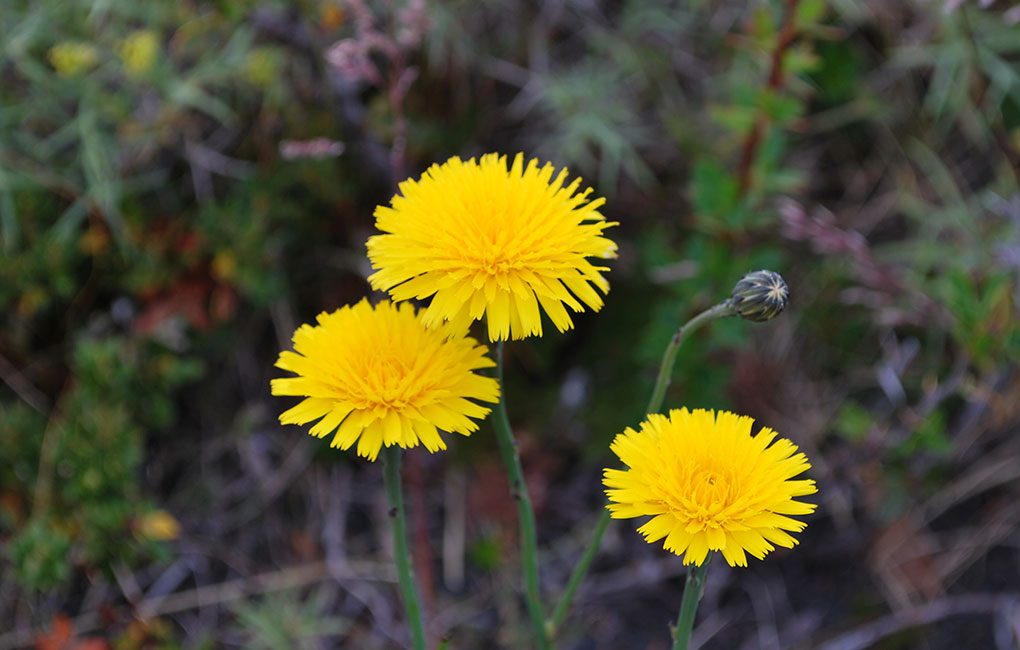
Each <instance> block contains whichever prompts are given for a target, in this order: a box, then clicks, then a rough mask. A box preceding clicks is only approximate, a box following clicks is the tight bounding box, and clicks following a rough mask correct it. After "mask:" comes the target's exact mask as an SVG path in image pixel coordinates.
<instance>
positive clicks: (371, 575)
mask: <svg viewBox="0 0 1020 650" xmlns="http://www.w3.org/2000/svg"><path fill="white" fill-rule="evenodd" d="M346 568H347V571H345V573H344V575H339V576H338V575H336V573H335V572H331V571H330V570H329V568H328V567H327V566H326V563H325V562H322V561H316V562H310V563H308V564H300V565H297V566H291V567H286V568H283V569H280V570H278V571H270V572H267V573H262V574H258V575H253V576H248V577H246V578H236V579H234V580H228V581H225V582H220V583H217V584H212V585H203V586H200V587H195V588H194V589H189V590H187V591H181V592H178V593H175V594H170V595H167V596H157V597H152V598H146V599H145V600H142V601H141V602H139V603H138V605H137V606H136V607H135V608H134V616H136V617H137V618H140V619H142V620H148V619H152V618H156V617H159V616H167V615H169V614H177V613H179V612H184V611H188V610H191V609H201V608H205V607H212V606H214V605H223V604H226V603H231V602H235V601H238V600H243V599H245V598H251V597H253V596H257V595H259V594H265V593H270V592H278V591H287V590H290V589H297V588H300V587H305V586H308V585H311V584H315V583H318V582H322V581H324V580H331V579H332V580H338V579H343V580H372V581H382V582H395V578H394V577H393V576H392V569H391V568H390V567H388V566H385V565H383V564H376V563H369V562H365V563H360V564H357V565H355V564H350V563H349V564H348V566H347V567H346ZM109 614H110V612H109V610H107V611H100V610H97V611H91V612H86V613H84V614H81V615H79V616H77V617H75V618H74V619H73V620H72V621H71V624H72V629H73V630H74V631H75V632H76V633H78V634H81V633H84V632H89V631H92V630H100V629H103V626H104V623H103V621H107V620H109ZM46 633H47V629H46V628H40V629H22V630H13V631H11V632H8V633H6V634H0V650H6V649H8V648H20V647H27V646H29V645H31V644H33V643H34V642H35V640H36V639H38V638H39V637H40V636H42V635H45V634H46Z"/></svg>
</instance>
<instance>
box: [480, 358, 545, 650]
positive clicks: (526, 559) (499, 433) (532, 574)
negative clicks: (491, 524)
mask: <svg viewBox="0 0 1020 650" xmlns="http://www.w3.org/2000/svg"><path fill="white" fill-rule="evenodd" d="M496 378H497V379H498V380H499V385H500V391H501V392H500V399H499V404H497V405H496V412H495V413H494V414H493V418H492V423H493V427H494V428H495V430H496V442H497V443H499V455H500V457H501V458H502V459H503V466H504V467H505V469H506V473H507V479H508V480H509V482H510V494H511V495H512V496H513V498H514V501H516V502H517V523H518V526H519V527H520V531H521V571H522V573H523V580H524V601H525V603H526V604H527V608H528V617H529V618H530V619H531V625H532V627H533V628H534V633H535V645H534V647H535V648H538V649H539V650H546V649H547V648H549V638H548V636H547V635H546V627H545V614H544V609H543V607H542V594H541V592H540V590H539V581H538V535H537V533H536V530H535V511H534V509H533V508H532V506H531V497H530V496H529V495H528V487H527V485H526V484H525V483H524V470H523V469H522V468H521V457H520V455H519V454H518V453H517V441H516V440H514V434H513V430H511V428H510V418H509V416H508V415H507V410H506V385H505V384H504V383H503V343H502V342H500V343H498V344H497V345H496Z"/></svg>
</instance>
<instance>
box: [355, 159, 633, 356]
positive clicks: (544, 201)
mask: <svg viewBox="0 0 1020 650" xmlns="http://www.w3.org/2000/svg"><path fill="white" fill-rule="evenodd" d="M554 172H555V170H554V168H553V166H552V165H550V164H548V163H547V164H545V165H543V166H540V165H539V162H538V161H537V160H531V161H530V162H529V163H528V164H527V166H525V164H524V156H523V155H522V154H517V156H516V157H515V158H514V160H513V164H512V166H511V167H510V169H509V170H508V169H507V158H506V156H499V155H497V154H487V155H484V156H482V157H481V160H480V161H478V162H476V161H475V159H474V158H471V159H470V160H468V161H467V162H464V161H462V160H461V159H460V158H456V157H455V158H451V159H450V160H448V161H446V162H445V163H444V164H442V165H433V166H432V167H430V168H429V169H428V170H427V171H426V172H425V173H424V174H423V175H422V177H421V179H420V180H417V181H414V180H407V181H405V182H403V183H401V184H400V193H399V194H398V195H397V196H394V197H393V200H392V201H391V206H392V207H384V206H379V207H378V208H376V211H375V217H376V226H377V227H378V228H379V230H381V231H382V232H383V233H385V234H382V235H375V236H373V237H370V238H369V240H368V257H369V260H371V262H372V266H373V267H374V268H375V269H376V272H375V273H374V274H372V276H370V277H369V282H371V284H372V286H373V287H375V288H376V289H382V290H386V291H389V292H390V295H391V296H392V297H393V299H394V300H397V301H401V300H409V299H411V298H418V299H424V298H429V297H431V298H432V301H431V303H430V304H429V306H428V309H427V310H426V311H425V313H424V316H423V320H424V322H425V324H426V325H427V326H429V327H434V326H435V325H436V324H437V323H440V322H443V321H450V322H452V323H454V324H455V325H457V326H458V327H462V326H466V325H468V324H470V323H471V322H472V321H474V320H478V319H481V318H482V317H483V316H484V317H485V319H486V321H487V323H488V330H489V340H492V341H501V340H506V339H508V338H511V337H512V338H515V339H521V338H524V337H527V336H541V334H542V318H541V316H540V311H539V307H540V306H541V309H542V310H544V311H545V313H546V314H547V315H548V316H549V318H550V319H551V320H552V322H553V325H555V326H556V328H557V329H558V330H559V331H561V332H563V331H566V330H568V329H570V328H571V327H573V321H572V320H571V318H570V315H569V314H568V313H567V310H566V309H564V305H566V306H567V307H569V308H570V309H571V310H573V311H575V312H581V311H584V305H587V306H588V307H589V308H591V309H592V310H594V311H598V310H599V309H600V308H601V307H602V297H601V296H600V295H599V293H598V291H596V290H595V288H598V289H599V290H601V291H602V293H606V292H608V291H609V283H608V282H606V280H605V278H604V277H602V272H603V271H606V270H607V269H606V268H605V267H602V266H594V265H592V264H591V263H590V262H589V261H588V260H587V259H586V258H588V257H600V258H611V257H615V255H616V244H614V243H613V242H612V241H610V240H609V239H607V238H605V237H603V236H602V233H603V231H604V230H605V229H606V228H608V227H610V226H613V225H616V224H615V223H612V222H607V221H606V220H605V217H603V216H602V214H601V213H599V211H598V208H599V207H601V206H602V205H603V203H605V200H604V199H589V198H588V197H589V194H590V193H591V189H586V190H584V191H582V192H578V188H579V187H580V185H581V180H580V179H575V180H574V181H573V182H572V183H570V184H569V185H564V182H565V181H566V179H567V170H565V169H564V170H562V171H560V172H559V173H558V174H556V176H555V178H554V177H553V174H554ZM582 303H583V304H582Z"/></svg>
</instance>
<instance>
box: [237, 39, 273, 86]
mask: <svg viewBox="0 0 1020 650" xmlns="http://www.w3.org/2000/svg"><path fill="white" fill-rule="evenodd" d="M282 69H283V60H282V59H281V57H280V54H279V52H277V51H276V50H274V49H273V48H270V47H257V48H255V49H253V50H251V51H250V52H248V54H247V55H246V56H245V57H244V67H243V69H242V74H243V75H244V80H245V81H247V82H248V83H250V84H251V85H253V86H255V87H256V88H262V89H265V88H269V87H270V86H272V85H273V83H274V82H275V81H276V80H277V79H278V78H279V77H280V72H281V70H282Z"/></svg>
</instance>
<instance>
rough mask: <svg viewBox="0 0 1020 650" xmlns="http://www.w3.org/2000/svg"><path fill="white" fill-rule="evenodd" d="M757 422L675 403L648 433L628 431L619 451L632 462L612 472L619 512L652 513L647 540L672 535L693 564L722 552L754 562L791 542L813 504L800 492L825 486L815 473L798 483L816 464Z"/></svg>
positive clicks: (736, 562) (671, 547) (653, 419)
mask: <svg viewBox="0 0 1020 650" xmlns="http://www.w3.org/2000/svg"><path fill="white" fill-rule="evenodd" d="M753 424H754V420H752V419H751V418H749V417H745V416H740V415H735V414H733V413H729V412H726V411H720V412H719V413H718V414H716V413H715V412H714V411H705V410H695V411H688V410H687V409H680V410H676V409H674V410H672V411H670V412H669V417H666V416H664V415H659V414H652V415H649V416H648V419H647V420H645V421H644V422H642V423H641V428H640V430H639V431H634V430H633V429H630V428H628V429H627V430H626V431H624V432H623V433H621V434H619V435H617V436H616V439H615V440H613V443H612V445H611V449H612V450H613V452H614V453H615V454H616V455H617V456H619V458H620V460H621V461H623V463H624V464H625V465H627V467H628V469H626V470H619V469H607V470H605V478H604V479H603V483H604V484H605V486H606V488H608V489H607V490H606V494H607V495H608V497H609V501H610V503H609V505H608V506H607V507H608V508H609V511H610V513H611V514H612V516H613V518H615V519H626V518H631V517H644V516H651V517H652V519H651V520H650V521H648V523H646V524H644V525H643V526H641V527H640V528H638V532H640V533H641V534H642V535H644V537H645V540H646V541H647V542H648V543H654V542H657V541H658V540H660V539H663V538H665V542H664V543H663V546H664V548H665V549H666V550H668V551H672V552H673V553H676V554H677V555H682V556H683V558H684V564H696V565H699V566H700V565H701V564H702V563H704V561H705V558H706V557H707V555H708V552H709V551H720V552H722V554H723V557H724V558H726V562H727V563H729V565H730V566H747V556H746V555H745V552H746V553H750V554H751V555H753V556H754V557H756V558H758V559H759V560H760V559H762V558H764V557H765V555H766V554H768V553H769V552H770V551H772V550H775V546H776V545H778V546H783V547H785V548H792V547H793V546H794V545H795V544H796V543H797V540H796V539H794V538H793V537H792V536H791V535H790V534H789V533H788V532H787V531H790V532H794V533H799V532H800V531H802V530H804V527H805V526H806V524H805V523H804V522H802V521H798V520H796V519H791V518H790V517H789V516H787V515H806V514H809V513H811V512H813V511H814V509H815V506H814V504H810V503H803V502H801V501H795V500H794V498H795V497H801V496H806V495H809V494H814V493H815V492H817V491H818V490H817V489H816V488H815V482H814V481H813V480H810V479H801V480H792V479H793V478H794V477H795V476H798V475H799V474H802V473H803V472H805V471H807V470H808V469H809V468H810V467H811V465H810V463H808V459H807V456H805V455H804V454H803V453H801V452H799V451H798V450H797V446H796V445H794V444H793V443H792V442H790V441H789V440H787V439H785V438H779V439H776V436H777V434H776V432H775V431H773V430H771V429H769V428H762V430H761V431H759V432H758V434H757V435H754V436H752V435H751V427H752V425H753Z"/></svg>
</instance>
